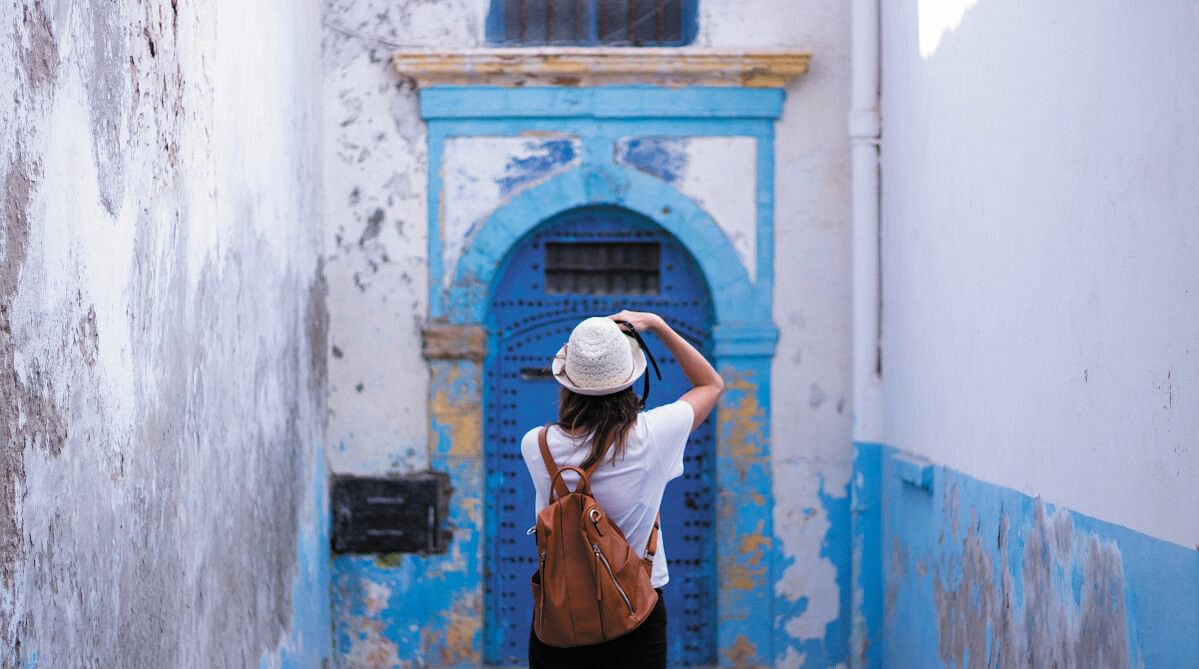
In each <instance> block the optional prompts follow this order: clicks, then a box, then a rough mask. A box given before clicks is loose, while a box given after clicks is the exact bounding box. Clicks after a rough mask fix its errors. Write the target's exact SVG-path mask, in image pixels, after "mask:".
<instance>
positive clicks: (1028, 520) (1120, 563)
mask: <svg viewBox="0 0 1199 669" xmlns="http://www.w3.org/2000/svg"><path fill="white" fill-rule="evenodd" d="M885 453H886V454H885V456H884V458H885V459H884V466H883V469H882V478H881V481H880V482H879V484H880V485H881V488H882V491H883V492H882V494H883V503H884V505H886V508H887V514H886V515H885V517H884V521H883V533H882V534H883V540H884V541H885V545H886V546H887V550H886V553H885V555H884V558H883V561H884V572H883V573H884V580H885V593H886V594H885V602H886V603H885V607H884V611H885V613H884V620H883V625H884V630H883V631H882V633H881V635H880V638H881V642H882V644H883V652H882V655H881V658H882V662H884V663H890V662H894V661H897V660H896V658H903V659H904V661H905V662H912V663H917V664H920V665H926V664H940V665H944V666H958V667H1016V666H1021V667H1026V666H1036V667H1042V666H1078V667H1137V666H1147V667H1148V666H1191V665H1193V664H1195V662H1196V661H1199V639H1195V638H1194V637H1193V635H1192V636H1187V635H1183V636H1179V635H1178V634H1176V633H1174V632H1172V631H1171V630H1178V629H1191V628H1193V627H1194V626H1195V625H1199V607H1196V606H1195V601H1199V600H1196V599H1195V597H1196V596H1197V595H1199V576H1197V574H1199V569H1197V568H1199V554H1196V553H1195V552H1194V551H1188V550H1186V549H1184V548H1182V547H1178V546H1174V545H1171V544H1169V543H1167V542H1163V541H1161V540H1155V539H1151V538H1149V537H1146V536H1144V535H1141V534H1138V533H1136V532H1133V531H1131V530H1128V529H1126V528H1121V527H1118V526H1113V525H1109V524H1106V523H1103V522H1100V521H1097V520H1095V519H1092V518H1088V517H1086V516H1082V515H1080V514H1077V513H1074V512H1071V511H1069V510H1067V509H1065V508H1062V507H1055V506H1052V505H1050V504H1047V503H1046V502H1044V501H1042V500H1041V499H1040V498H1039V497H1036V498H1030V497H1027V496H1025V495H1023V494H1020V493H1018V492H1016V491H1013V490H1010V489H1006V488H1001V487H998V486H995V485H992V484H987V483H983V482H981V481H978V480H976V479H972V478H969V477H966V476H964V475H961V474H958V473H956V472H952V471H950V470H947V469H943V468H939V469H936V470H935V471H934V476H933V481H932V484H931V486H930V489H929V490H924V489H922V488H919V487H917V486H916V485H914V484H912V483H910V482H908V481H907V480H906V479H904V478H903V477H902V476H901V474H902V468H899V467H897V466H896V465H895V464H894V462H895V457H894V456H893V455H891V451H890V450H886V451H885ZM1167 573H1168V574H1170V577H1169V579H1168V581H1169V583H1168V584H1165V583H1162V582H1161V579H1162V575H1163V574H1167ZM1165 618H1168V619H1170V620H1171V621H1172V623H1171V625H1170V626H1168V628H1163V627H1162V626H1161V625H1160V621H1161V620H1162V619H1165ZM925 620H931V621H934V622H935V624H933V625H929V624H925V622H924V621H925Z"/></svg>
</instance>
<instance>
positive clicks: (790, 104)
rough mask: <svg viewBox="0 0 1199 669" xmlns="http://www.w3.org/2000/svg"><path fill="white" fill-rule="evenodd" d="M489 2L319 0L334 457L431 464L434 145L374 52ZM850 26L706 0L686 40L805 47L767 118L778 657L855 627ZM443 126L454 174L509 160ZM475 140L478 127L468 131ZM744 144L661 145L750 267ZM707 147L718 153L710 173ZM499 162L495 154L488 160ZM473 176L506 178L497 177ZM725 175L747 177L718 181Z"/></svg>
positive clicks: (343, 464)
mask: <svg viewBox="0 0 1199 669" xmlns="http://www.w3.org/2000/svg"><path fill="white" fill-rule="evenodd" d="M488 4H489V3H488V2H486V1H485V0H474V1H473V2H466V1H465V0H455V1H454V2H448V3H446V2H443V3H427V2H414V1H409V2H400V1H393V2H379V1H369V0H360V1H347V0H342V1H336V2H334V1H329V2H326V3H325V9H324V24H325V29H324V37H323V43H324V63H325V82H326V85H325V93H324V96H325V112H326V119H327V128H328V132H327V133H326V135H325V155H326V161H325V163H326V164H325V183H326V199H325V212H326V220H327V225H326V240H327V241H326V243H327V248H328V253H327V255H326V272H327V273H328V276H329V282H330V288H329V290H330V312H331V316H332V320H331V344H332V347H333V348H332V349H331V357H330V400H329V401H330V411H331V418H330V422H329V428H328V431H327V443H328V445H329V449H330V461H331V463H332V466H333V468H334V470H336V471H339V472H358V473H381V472H407V471H414V470H420V469H424V468H427V467H428V466H429V462H430V460H429V451H430V446H429V443H430V436H429V434H428V412H429V410H430V407H428V406H427V403H428V402H427V400H426V399H425V398H427V397H428V396H429V380H430V375H429V365H428V363H427V361H425V360H424V359H423V358H422V357H421V354H420V338H419V328H420V325H421V323H422V322H423V321H424V319H425V318H427V315H428V305H427V295H428V285H427V271H426V269H425V264H426V262H427V254H428V240H427V238H426V236H425V230H424V226H423V222H424V221H426V220H427V206H428V205H427V202H426V192H425V188H426V184H427V178H428V176H427V161H428V156H427V147H426V138H425V129H424V127H423V125H422V123H421V120H420V117H419V113H418V110H417V101H416V91H414V90H413V88H412V86H411V85H410V83H408V82H404V81H401V80H400V79H399V78H398V77H396V75H394V74H393V72H392V71H391V70H390V68H389V64H388V62H387V60H386V58H387V55H388V54H389V53H390V51H391V50H393V49H394V48H396V47H399V46H403V47H430V48H447V49H453V48H465V47H475V46H482V45H483V41H484V26H485V20H486V13H487V6H488ZM848 38H849V9H848V7H847V6H846V5H845V4H844V3H840V2H832V1H828V2H824V1H821V2H813V3H803V4H799V3H778V2H770V1H767V0H753V1H748V2H739V3H725V2H715V1H712V0H708V1H704V2H701V3H700V16H699V33H698V37H697V39H696V43H695V45H696V46H698V47H727V48H735V47H746V46H749V47H753V48H780V47H788V48H810V49H812V50H813V51H814V54H815V55H814V59H813V62H812V67H811V71H810V72H809V73H807V74H805V75H804V76H803V77H802V78H801V79H800V80H799V81H798V82H797V83H795V84H793V85H792V86H791V87H790V88H789V89H788V91H787V96H788V97H787V102H786V109H785V111H784V114H783V116H782V118H781V119H780V120H779V122H778V123H777V124H776V126H775V131H776V141H775V149H776V152H777V154H776V161H775V174H774V178H775V203H776V204H775V212H774V214H775V230H774V235H775V239H774V243H775V263H776V268H777V269H776V277H775V282H776V286H777V290H776V291H775V296H774V318H775V321H776V323H777V324H778V325H779V327H780V329H781V336H780V341H779V346H778V353H777V354H776V357H775V362H774V366H773V370H772V375H771V379H770V383H771V387H772V388H774V393H773V398H774V399H773V401H774V407H773V412H772V416H773V417H772V424H771V426H770V430H771V442H772V443H771V449H772V466H773V471H774V476H775V483H774V493H775V499H774V503H775V507H774V508H775V519H774V522H775V528H776V537H777V538H778V542H777V544H776V545H775V546H774V547H773V549H774V550H775V551H777V554H778V555H779V556H780V558H781V559H778V560H776V564H778V565H780V567H779V573H778V574H776V575H775V577H776V579H777V586H776V596H777V602H776V610H777V611H778V615H777V616H776V620H774V621H773V625H774V626H775V628H776V630H777V634H776V638H778V639H781V640H782V641H781V642H780V643H778V644H777V648H776V649H775V655H776V657H777V658H778V661H779V663H780V664H781V666H804V665H805V663H806V664H807V666H825V665H833V664H836V662H838V661H841V660H842V659H843V658H844V655H845V653H846V652H847V644H848V625H849V622H848V621H849V602H850V600H849V596H850V595H849V588H848V572H849V534H848V526H849V511H848V491H847V486H848V482H849V477H850V472H851V469H852V459H853V457H852V448H851V443H850V429H849V428H850V425H849V406H848V398H849V376H850V374H849V278H848V277H849V230H848V221H849V183H848V176H849V170H848V140H847V138H846V127H845V119H846V115H847V113H848V85H849V81H848V70H849V61H848V49H849V40H848ZM455 141H456V142H459V146H458V147H457V148H458V149H461V151H459V152H458V154H457V155H459V156H462V158H461V159H460V160H459V159H457V158H455V157H454V156H455V152H454V151H453V150H447V154H446V156H447V157H446V160H447V162H446V163H444V164H443V168H442V177H443V178H444V179H446V184H447V188H452V187H453V185H452V184H454V183H458V181H460V182H461V183H463V184H466V183H467V181H469V178H468V176H469V174H473V173H474V172H479V171H482V172H486V173H488V174H491V175H492V176H493V177H494V176H495V174H492V173H493V172H494V173H497V174H501V175H502V174H503V170H504V169H506V166H507V165H508V157H509V156H512V155H517V154H520V151H519V150H518V151H512V152H509V151H507V150H506V149H505V150H504V151H505V152H504V156H505V158H504V159H503V160H497V156H498V155H499V152H500V151H501V149H500V148H499V147H498V145H497V146H496V147H493V150H494V151H495V154H490V153H487V152H486V150H485V149H486V147H484V146H483V144H485V143H486V142H488V141H491V142H493V143H497V142H498V143H502V141H500V140H451V142H450V146H451V147H452V146H453V143H454V142H455ZM469 142H477V143H476V144H475V145H472V146H470V147H469V150H467V148H466V146H467V143H469ZM746 146H747V145H746V143H745V142H738V140H735V139H734V140H727V139H720V138H714V139H710V140H709V139H705V140H696V139H692V140H689V141H685V142H683V145H681V146H679V147H677V150H674V151H673V152H672V155H675V156H683V157H684V158H685V159H687V161H688V163H689V167H690V169H686V170H682V171H680V172H679V173H678V174H673V175H671V176H672V177H673V178H672V179H670V180H671V182H672V183H674V185H675V186H676V187H678V188H680V189H681V190H683V191H685V192H687V193H688V195H691V196H692V197H694V198H695V199H696V200H697V201H701V202H703V204H704V206H705V209H706V210H707V211H708V212H709V213H711V214H712V215H713V216H714V217H716V218H717V223H718V224H719V225H721V227H722V228H723V229H724V230H725V232H726V234H728V235H729V237H730V240H731V241H732V243H733V244H734V247H735V249H736V251H737V252H738V253H739V254H740V255H741V256H742V257H743V258H744V259H745V260H747V262H746V264H747V265H748V266H749V267H750V269H751V270H753V271H756V270H757V267H756V262H754V261H755V258H754V255H753V254H754V252H755V251H754V249H756V248H757V244H758V243H760V240H756V239H752V236H753V232H754V231H753V228H752V225H751V222H752V219H751V218H745V216H746V215H748V213H749V212H748V211H747V210H745V208H746V207H747V206H748V207H752V204H753V202H754V200H753V199H746V197H745V196H750V198H752V193H753V191H752V188H753V184H754V183H755V179H754V176H753V175H752V174H746V173H743V172H741V171H738V170H737V169H732V168H729V167H728V166H729V165H741V164H745V163H746V162H747V161H748V160H749V156H743V155H742V154H743V153H745V151H744V149H746ZM529 150H530V151H533V153H536V152H537V151H540V149H537V148H536V147H533V148H530V149H529ZM618 150H619V149H618ZM521 155H523V154H521ZM530 155H533V154H530ZM713 155H716V156H725V157H727V159H728V161H729V162H728V163H727V164H725V165H723V167H725V168H726V170H725V171H724V173H723V174H722V170H721V167H722V165H720V164H718V163H717V162H716V161H713V160H712V156H713ZM454 160H458V162H456V163H455V162H452V161H454ZM493 162H494V163H496V165H495V166H494V169H490V168H487V167H486V166H487V165H488V164H491V163H493ZM750 164H752V163H750ZM482 172H480V173H482ZM468 173H469V174H468ZM473 178H474V179H475V180H476V181H477V180H478V179H480V178H482V177H481V176H479V175H478V174H476V175H475V176H474V177H473ZM455 179H457V180H458V181H455ZM501 179H502V176H501ZM479 183H481V184H482V185H481V186H480V188H483V189H492V188H493V187H495V188H499V187H500V186H499V185H498V184H497V183H496V182H495V181H494V179H492V180H490V181H489V180H486V179H485V180H484V181H482V182H479ZM737 184H741V185H743V186H745V188H746V190H745V192H739V193H729V190H730V188H732V187H733V186H735V185H737ZM463 188H464V189H465V190H463V191H462V192H461V193H460V195H461V197H456V198H455V199H454V200H453V201H450V202H448V203H447V210H446V212H445V215H446V219H445V220H446V221H447V222H446V224H445V228H446V229H445V230H443V231H442V234H443V237H442V240H441V242H442V244H443V245H445V248H447V249H449V252H450V254H451V255H456V253H455V252H454V250H455V249H456V248H457V247H459V246H461V245H462V244H463V243H464V240H465V239H466V238H467V236H468V235H469V232H470V230H472V225H474V224H475V223H477V221H478V219H479V217H480V216H482V215H484V214H485V213H486V211H484V210H478V211H476V209H478V207H475V208H474V209H472V206H474V205H475V204H478V202H477V201H478V200H483V199H489V200H490V201H491V202H495V198H494V197H490V196H488V197H484V195H483V194H481V193H480V191H479V190H478V189H474V188H469V187H466V186H463ZM705 194H708V195H707V198H708V199H705ZM722 194H724V195H727V197H723V196H722ZM472 202H473V203H474V204H472ZM472 212H473V213H472ZM724 212H728V213H727V214H725V213H724ZM447 233H449V234H447ZM443 276H444V277H447V278H448V277H449V276H452V268H449V267H447V268H443ZM376 572H377V573H383V572H380V571H379V570H376ZM376 572H372V573H376ZM387 587H388V588H392V585H391V584H388V586H387ZM356 590H360V591H362V592H366V591H367V589H366V588H365V587H356ZM400 596H401V597H402V595H400ZM359 608H362V609H364V610H365V609H366V608H368V607H367V606H366V605H365V604H364V605H363V606H361V607H359ZM830 630H831V632H830ZM381 643H382V641H381ZM380 647H383V646H382V645H381V646H380Z"/></svg>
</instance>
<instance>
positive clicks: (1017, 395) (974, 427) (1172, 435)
mask: <svg viewBox="0 0 1199 669" xmlns="http://www.w3.org/2000/svg"><path fill="white" fill-rule="evenodd" d="M1197 32H1199V5H1197V4H1196V3H1194V2H1189V1H1186V0H1173V1H1170V0H1163V1H1162V2H1156V3H1149V4H1145V5H1138V6H1137V7H1136V9H1135V10H1133V9H1130V8H1129V7H1128V6H1127V5H1126V4H1124V3H1117V2H1103V3H1099V4H1096V3H1089V2H1065V3H1040V2H1031V1H1019V2H1009V1H1007V0H978V1H977V2H972V1H966V0H960V1H954V2H938V3H934V2H923V1H921V2H906V3H890V2H887V3H883V76H884V81H883V120H884V126H883V145H882V155H883V242H882V248H883V263H882V265H883V272H884V280H883V303H884V315H883V317H884V353H883V356H884V363H883V364H884V373H883V378H884V380H885V384H886V398H885V403H886V424H887V435H888V438H887V441H888V442H889V443H890V444H891V445H894V446H896V447H898V448H901V449H904V450H908V451H912V452H915V453H918V454H920V455H923V456H925V457H928V458H929V459H931V460H933V461H935V462H936V463H938V464H945V465H948V466H950V467H953V468H956V469H959V470H961V471H963V472H965V473H967V474H970V475H973V476H976V477H979V478H981V479H984V480H986V481H990V482H993V483H998V484H1001V485H1005V486H1009V487H1012V488H1015V489H1017V490H1020V491H1022V492H1025V493H1028V494H1030V495H1042V496H1044V497H1045V498H1046V499H1047V500H1049V501H1052V502H1057V503H1061V504H1065V505H1066V506H1068V507H1070V508H1072V509H1074V510H1076V511H1079V512H1081V513H1084V514H1089V515H1091V516H1095V517H1098V518H1101V519H1104V520H1108V521H1111V522H1115V523H1118V524H1122V525H1126V526H1128V527H1130V528H1133V529H1135V530H1138V531H1141V532H1145V533H1148V534H1150V535H1152V536H1155V537H1159V538H1164V539H1167V540H1170V541H1173V542H1176V543H1179V544H1182V545H1184V546H1194V545H1195V544H1196V542H1197V541H1199V124H1196V123H1195V122H1194V119H1195V117H1196V114H1199V40H1196V39H1195V35H1196V33H1197Z"/></svg>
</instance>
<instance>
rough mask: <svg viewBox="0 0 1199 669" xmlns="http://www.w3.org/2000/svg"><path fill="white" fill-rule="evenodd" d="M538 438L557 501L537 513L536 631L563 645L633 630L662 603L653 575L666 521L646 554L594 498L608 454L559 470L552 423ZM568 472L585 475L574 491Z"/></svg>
mask: <svg viewBox="0 0 1199 669" xmlns="http://www.w3.org/2000/svg"><path fill="white" fill-rule="evenodd" d="M537 441H538V443H539V444H540V446H541V457H542V459H543V460H545V468H546V470H547V471H548V472H549V475H550V494H549V497H550V499H549V504H548V505H547V506H546V507H545V508H544V509H542V510H541V512H540V513H538V514H537V526H536V531H537V571H536V572H534V574H533V578H532V583H533V630H534V631H535V632H536V634H537V638H538V639H540V640H541V642H542V643H544V644H546V645H548V646H557V647H559V648H570V647H574V646H587V645H591V644H596V643H601V642H604V641H609V640H612V639H615V638H617V637H619V636H621V635H624V634H627V633H629V632H631V631H633V630H634V629H636V628H637V626H638V625H640V624H641V623H642V622H644V621H645V619H646V618H647V617H649V614H650V611H652V610H653V608H654V605H655V604H657V603H658V593H657V592H656V591H655V590H654V586H653V583H652V582H651V576H652V574H653V568H654V567H653V565H654V552H655V551H657V550H658V524H659V521H658V519H657V518H655V519H654V528H653V530H651V531H650V534H649V542H648V545H647V546H646V549H645V553H646V554H645V557H639V556H638V555H637V554H636V553H635V552H634V551H633V549H632V547H630V546H629V543H628V541H627V540H625V537H624V533H623V532H621V531H620V528H619V527H617V526H616V524H615V523H613V522H612V521H611V520H610V519H609V518H608V515H607V514H605V513H604V510H603V508H602V507H600V505H599V502H597V501H596V500H595V498H594V497H592V496H591V481H590V477H591V474H592V472H594V471H595V468H596V467H597V466H599V463H601V462H603V460H604V454H600V457H599V458H598V459H597V460H596V461H595V463H594V464H592V465H591V466H590V467H588V468H587V469H586V471H584V470H583V469H580V468H579V467H573V466H566V467H562V468H560V469H559V468H558V466H557V465H556V464H555V463H554V459H553V457H552V456H551V455H550V449H549V445H548V444H547V443H546V440H545V428H542V429H541V432H540V434H538V435H537ZM566 471H573V472H575V473H576V474H578V475H579V482H578V485H576V486H575V489H574V491H573V492H571V491H570V490H568V489H567V487H566V482H565V481H564V480H563V479H562V474H563V473H564V472H566ZM555 496H556V497H557V499H555Z"/></svg>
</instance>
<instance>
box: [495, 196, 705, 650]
mask: <svg viewBox="0 0 1199 669" xmlns="http://www.w3.org/2000/svg"><path fill="white" fill-rule="evenodd" d="M499 276H500V277H501V278H500V280H499V282H498V284H497V286H496V289H495V291H494V295H493V297H492V301H491V305H490V318H489V323H488V326H489V330H490V333H491V338H492V341H491V349H490V350H491V355H490V357H489V359H488V361H487V366H486V389H485V402H486V410H485V416H486V418H485V420H486V427H485V436H484V442H485V458H486V488H487V489H486V501H485V531H486V536H487V545H486V556H485V561H484V564H485V572H486V573H485V578H484V583H485V602H486V618H485V620H486V625H485V629H484V636H485V640H484V652H485V659H486V662H487V663H488V664H494V665H521V664H524V663H525V662H526V658H527V654H526V653H527V644H528V638H529V624H530V621H531V620H532V595H531V593H530V591H529V576H530V575H531V574H532V573H533V571H534V570H535V569H536V566H537V565H536V559H535V555H536V550H535V544H534V541H533V538H532V537H529V536H527V535H526V530H527V529H528V528H529V527H530V526H531V525H533V523H534V515H533V513H534V499H533V484H532V482H531V481H530V480H529V474H528V469H527V468H526V467H525V465H524V461H523V460H522V459H521V454H520V439H521V437H522V436H523V435H524V433H525V432H526V431H527V430H529V429H530V428H532V427H535V426H538V425H543V424H545V423H547V422H551V421H553V420H555V419H556V417H557V406H556V403H557V390H558V385H557V383H555V382H554V380H553V379H552V378H551V377H550V376H549V374H548V372H547V370H546V367H547V365H548V363H549V360H550V358H551V357H552V356H553V355H554V353H555V352H556V351H557V350H558V347H559V346H561V345H562V344H563V343H564V342H565V341H566V340H567V338H568V337H569V336H570V330H571V329H572V328H573V327H574V325H575V324H576V323H578V321H580V320H581V319H583V318H585V317H587V316H595V315H607V314H610V313H614V312H616V311H619V310H621V309H632V310H637V311H655V312H657V313H659V314H661V315H662V316H663V317H665V318H666V320H667V321H668V322H669V323H670V324H671V326H672V327H674V328H675V330H677V331H678V332H679V333H680V334H682V335H683V336H684V337H686V338H688V339H689V340H690V341H691V342H692V343H693V344H695V345H696V346H697V347H699V348H700V350H701V351H704V350H706V348H707V346H708V345H709V343H710V341H711V323H712V306H711V299H710V297H709V294H708V289H707V286H706V284H705V283H704V280H703V277H702V275H701V274H700V272H699V269H698V268H697V267H696V265H695V262H694V260H693V259H692V258H691V256H690V255H689V254H688V252H687V251H686V249H684V247H683V246H682V245H681V244H679V242H678V241H677V240H675V239H674V238H673V237H672V236H670V235H669V234H668V233H666V232H665V231H663V230H662V229H661V228H659V227H657V226H656V225H655V224H653V223H652V222H650V221H647V220H645V219H643V218H640V217H638V216H636V215H633V214H631V213H630V212H627V211H625V210H621V209H617V208H612V207H591V208H585V209H579V210H574V211H572V212H568V213H566V214H564V215H562V216H559V217H557V218H555V219H553V220H550V221H547V222H546V223H544V224H542V225H541V226H539V227H538V228H537V229H536V230H535V231H534V232H533V233H532V234H530V235H529V236H528V237H527V238H526V239H524V240H523V241H522V242H521V243H520V244H519V246H518V247H517V248H516V249H515V250H514V251H513V252H512V253H511V254H510V257H509V259H508V260H507V261H506V267H505V268H503V270H502V271H501V272H500V274H499ZM647 343H648V345H649V346H650V350H651V352H652V353H653V354H654V355H655V357H657V359H658V364H659V366H660V367H661V369H662V377H663V380H662V381H661V382H659V381H657V379H654V380H653V385H652V390H651V394H650V398H649V405H650V406H651V407H652V406H657V405H659V404H664V403H667V402H671V401H674V400H675V399H677V398H678V397H679V395H681V394H682V393H683V392H685V391H686V390H687V388H688V387H689V386H688V384H687V380H686V378H685V377H684V376H683V373H682V370H681V369H680V368H679V366H678V363H677V362H676V361H675V360H674V359H673V358H672V357H670V356H669V355H668V354H667V351H666V349H665V348H664V347H663V346H662V345H661V343H660V342H659V341H657V339H656V338H654V337H652V336H650V337H647ZM635 388H636V390H637V391H638V392H640V390H641V384H640V383H638V384H637V386H635ZM711 423H712V419H709V420H708V421H707V422H706V423H705V424H704V425H703V426H702V427H700V429H699V430H697V431H696V432H695V433H694V434H693V435H692V436H691V439H690V441H689V443H688V446H687V451H686V456H685V460H684V469H685V472H684V474H683V477H682V478H680V479H676V480H675V481H673V482H671V483H670V484H669V485H668V486H667V487H666V494H665V496H664V499H663V505H662V536H663V538H664V541H665V546H666V552H667V558H668V560H669V564H670V583H669V585H667V586H666V589H665V593H666V606H667V613H668V616H667V617H668V621H669V623H668V624H669V634H668V638H669V644H670V661H671V664H672V665H675V666H688V665H707V664H714V663H715V661H716V653H715V622H716V621H715V610H716V588H715V585H716V580H715V579H716V569H715V560H716V552H715V541H714V538H713V531H714V528H715V520H716V519H715V493H716V490H715V485H714V481H715V478H714V473H713V469H714V466H715V452H714V438H713V427H712V425H711Z"/></svg>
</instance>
